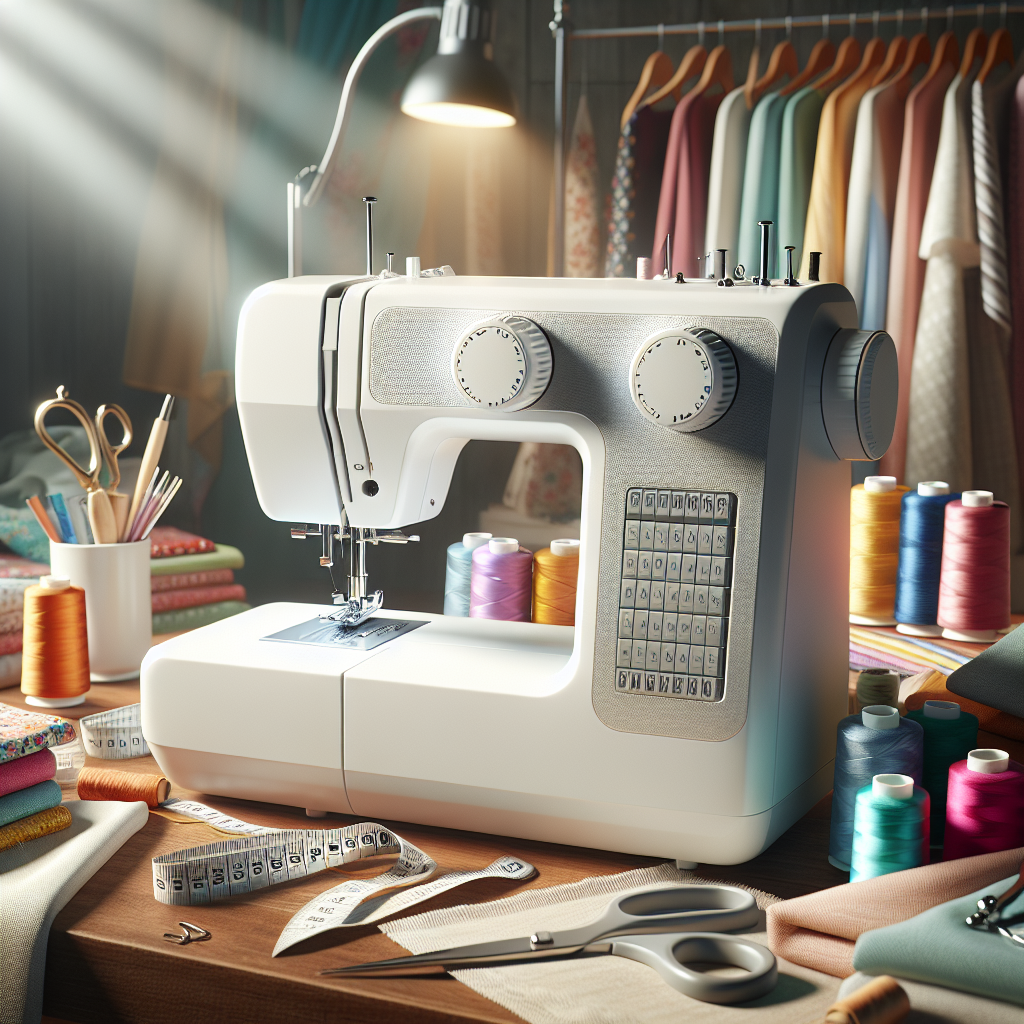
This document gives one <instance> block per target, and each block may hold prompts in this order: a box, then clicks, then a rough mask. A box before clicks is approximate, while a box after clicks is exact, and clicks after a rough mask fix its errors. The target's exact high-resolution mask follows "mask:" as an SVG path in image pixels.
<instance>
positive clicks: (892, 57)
mask: <svg viewBox="0 0 1024 1024" xmlns="http://www.w3.org/2000/svg"><path fill="white" fill-rule="evenodd" d="M906 59H907V40H906V37H904V36H895V37H894V38H893V39H892V40H891V41H890V43H889V49H888V50H886V52H885V60H883V61H882V66H881V67H880V68H879V69H878V71H877V72H876V73H875V77H874V78H872V79H871V85H872V86H875V85H881V84H882V82H884V81H886V80H887V79H888V78H891V77H892V76H893V74H895V72H897V71H899V70H900V69H901V68H902V67H903V64H904V62H905V61H906Z"/></svg>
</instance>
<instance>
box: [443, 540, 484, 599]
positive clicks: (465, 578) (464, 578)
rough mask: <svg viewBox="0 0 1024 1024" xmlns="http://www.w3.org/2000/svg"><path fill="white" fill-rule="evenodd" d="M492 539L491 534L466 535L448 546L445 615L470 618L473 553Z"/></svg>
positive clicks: (445, 577)
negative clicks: (470, 582)
mask: <svg viewBox="0 0 1024 1024" xmlns="http://www.w3.org/2000/svg"><path fill="white" fill-rule="evenodd" d="M490 539H491V535H490V534H489V533H464V534H463V535H462V540H461V541H456V542H455V543H454V544H450V545H449V546H448V559H447V566H446V568H445V575H444V613H445V615H460V616H462V618H464V619H465V618H469V581H470V577H471V575H472V572H473V552H474V551H475V550H476V549H477V548H478V547H480V546H481V545H482V544H486V543H487V542H488V541H489V540H490Z"/></svg>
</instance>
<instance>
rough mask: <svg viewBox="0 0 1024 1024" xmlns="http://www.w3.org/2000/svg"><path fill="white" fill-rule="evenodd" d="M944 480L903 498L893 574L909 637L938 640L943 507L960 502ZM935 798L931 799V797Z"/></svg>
mask: <svg viewBox="0 0 1024 1024" xmlns="http://www.w3.org/2000/svg"><path fill="white" fill-rule="evenodd" d="M959 497H960V495H959V494H950V493H949V484H947V483H946V482H945V481H943V480H928V481H925V482H924V483H919V484H918V485H917V490H916V491H908V492H907V493H906V494H904V495H903V501H902V503H901V511H900V551H899V568H898V569H897V571H896V608H895V613H894V614H895V618H896V622H897V626H896V629H897V630H898V631H899V632H901V633H906V634H907V635H909V636H941V635H942V627H941V626H939V625H938V624H937V616H938V611H939V573H940V571H941V568H942V535H943V530H944V528H945V521H946V506H947V505H948V504H949V503H950V502H951V501H955V500H956V499H957V498H959ZM933 796H934V795H933Z"/></svg>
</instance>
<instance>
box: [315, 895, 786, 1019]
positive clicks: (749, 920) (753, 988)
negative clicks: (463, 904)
mask: <svg viewBox="0 0 1024 1024" xmlns="http://www.w3.org/2000/svg"><path fill="white" fill-rule="evenodd" d="M759 922H760V914H759V911H758V909H757V903H756V902H755V901H754V897H753V896H751V895H750V893H748V892H744V891H743V890H742V889H737V888H735V887H734V886H731V885H680V886H671V887H667V888H661V889H647V890H643V891H640V892H634V893H625V894H624V895H620V896H616V897H615V898H614V899H613V900H612V901H611V902H610V903H609V904H608V906H607V907H606V908H605V910H604V913H602V914H601V916H600V917H599V918H598V919H597V920H596V921H594V922H592V923H591V924H588V925H585V926H584V927H582V928H573V929H571V930H568V931H563V932H546V931H537V932H534V933H533V934H532V935H530V936H529V937H528V938H526V937H524V938H521V939H504V940H500V941H497V942H483V943H478V944H475V945H472V946H459V947H457V948H455V949H442V950H439V951H437V952H436V953H420V954H418V955H416V956H400V957H396V958H395V959H393V960H377V961H374V962H373V963H367V964H355V965H353V966H350V967H333V968H330V969H328V970H326V971H321V972H320V973H321V974H344V975H349V976H359V975H364V974H369V975H372V974H385V973H389V974H406V973H410V972H414V971H415V972H418V971H420V970H423V969H427V968H429V969H433V970H437V969H438V968H443V969H444V970H451V969H453V968H458V967H483V966H488V965H489V966H497V965H503V964H509V963H523V962H530V961H537V960H552V959H558V958H562V957H570V956H574V955H575V954H579V953H610V954H611V955H612V956H621V957H625V958H626V959H628V960H636V961H638V962H640V963H642V964H646V965H647V966H648V967H653V968H654V969H655V970H656V971H657V972H658V973H659V974H660V975H661V977H662V978H663V979H664V980H665V981H666V982H668V984H669V985H671V986H672V987H673V988H675V989H677V990H678V991H680V992H682V993H683V995H687V996H690V997H692V998H694V999H700V1000H703V1001H704V1002H707V1003H739V1002H744V1001H746V1000H748V999H756V998H757V997H758V996H762V995H764V994H765V993H766V992H770V991H771V990H772V989H773V988H774V987H775V984H776V982H777V981H778V976H779V972H778V965H777V964H776V962H775V957H774V956H773V955H772V953H771V951H770V950H768V949H766V948H765V947H764V946H762V945H761V944H760V943H757V942H753V941H751V940H750V939H747V938H744V937H743V936H741V935H724V934H721V931H714V930H713V929H719V930H721V929H729V930H735V929H738V928H749V927H751V926H753V925H756V924H758V923H759ZM694 963H702V964H703V963H715V964H722V965H725V966H734V967H743V968H745V969H746V971H747V972H748V973H746V974H744V975H742V976H741V977H721V976H716V975H712V974H705V973H702V972H701V971H696V970H693V969H691V968H690V967H688V966H687V965H688V964H694Z"/></svg>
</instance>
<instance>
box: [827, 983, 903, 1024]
mask: <svg viewBox="0 0 1024 1024" xmlns="http://www.w3.org/2000/svg"><path fill="white" fill-rule="evenodd" d="M909 1013H910V998H909V997H908V996H907V993H906V991H905V990H904V989H903V988H902V987H901V986H900V984H899V983H898V982H897V981H896V979H895V978H890V977H889V975H888V974H882V975H880V976H879V977H877V978H875V979H874V981H869V982H868V983H867V984H866V985H865V986H864V987H863V988H859V989H857V991H856V992H853V993H851V994H850V995H848V996H847V997H846V998H845V999H840V1000H839V1002H837V1003H833V1004H832V1006H830V1007H829V1011H828V1014H827V1015H826V1017H825V1024H898V1022H899V1021H901V1020H903V1019H904V1018H905V1017H906V1016H907V1014H909Z"/></svg>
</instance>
